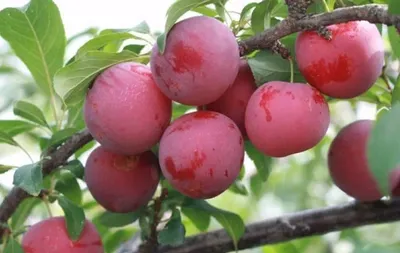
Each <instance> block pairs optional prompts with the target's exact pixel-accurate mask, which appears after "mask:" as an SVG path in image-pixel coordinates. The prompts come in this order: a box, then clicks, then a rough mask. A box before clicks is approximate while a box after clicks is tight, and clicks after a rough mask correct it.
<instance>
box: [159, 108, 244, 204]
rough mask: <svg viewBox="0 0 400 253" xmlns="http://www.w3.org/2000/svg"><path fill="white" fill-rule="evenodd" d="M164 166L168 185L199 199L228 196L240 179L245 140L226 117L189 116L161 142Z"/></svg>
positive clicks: (203, 113)
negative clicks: (226, 194)
mask: <svg viewBox="0 0 400 253" xmlns="http://www.w3.org/2000/svg"><path fill="white" fill-rule="evenodd" d="M159 159H160V166H161V170H162V173H163V175H164V176H165V178H166V179H167V180H168V182H169V183H170V184H171V185H172V186H173V187H174V188H175V189H176V190H178V191H179V192H181V193H182V194H184V195H186V196H189V197H191V198H196V199H208V198H213V197H215V196H217V195H219V194H221V193H222V192H224V191H225V190H226V189H227V188H229V186H230V185H231V184H232V183H233V182H234V181H235V179H236V178H237V176H238V175H239V172H240V169H241V167H242V164H243V159H244V144H243V137H242V135H241V133H240V130H239V128H238V127H237V126H236V124H235V123H234V122H233V121H232V120H231V119H229V118H228V117H226V116H225V115H223V114H220V113H217V112H213V111H198V112H192V113H188V114H185V115H183V116H181V117H179V118H178V119H176V120H175V121H174V122H172V124H171V125H170V126H169V127H168V128H167V130H166V131H165V133H164V135H163V137H162V138H161V141H160V149H159Z"/></svg>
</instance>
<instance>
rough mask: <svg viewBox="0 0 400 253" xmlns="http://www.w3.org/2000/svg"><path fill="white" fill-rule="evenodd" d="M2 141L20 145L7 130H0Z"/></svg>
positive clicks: (0, 141)
mask: <svg viewBox="0 0 400 253" xmlns="http://www.w3.org/2000/svg"><path fill="white" fill-rule="evenodd" d="M0 143H6V144H9V145H12V146H18V143H17V142H16V141H15V140H14V139H13V138H12V137H11V136H10V135H9V134H7V133H6V132H3V131H0Z"/></svg>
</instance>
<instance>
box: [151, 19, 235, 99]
mask: <svg viewBox="0 0 400 253" xmlns="http://www.w3.org/2000/svg"><path fill="white" fill-rule="evenodd" d="M239 62H240V57H239V49H238V46H237V42H236V39H235V36H234V35H233V33H232V31H230V29H229V28H228V27H227V26H225V25H224V24H223V23H221V22H220V21H218V20H216V19H214V18H210V17H205V16H199V17H191V18H188V19H185V20H182V21H180V22H178V23H176V24H175V25H174V26H173V27H172V29H171V30H170V31H169V33H168V36H167V41H166V47H165V51H164V53H163V54H161V53H159V49H158V46H157V44H155V45H154V47H153V51H152V55H151V60H150V65H151V71H152V73H153V76H154V80H155V81H156V83H157V85H158V87H159V88H160V89H161V90H162V92H163V93H164V94H165V95H167V96H168V97H169V98H170V99H172V100H174V101H177V102H179V103H182V104H186V105H204V104H208V103H211V102H213V101H215V100H216V99H217V98H219V97H220V96H221V95H222V94H223V93H224V92H225V91H226V90H227V89H228V87H229V86H230V85H231V84H232V83H233V81H234V80H235V78H236V75H237V73H238V69H239Z"/></svg>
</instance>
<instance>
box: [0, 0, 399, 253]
mask: <svg viewBox="0 0 400 253" xmlns="http://www.w3.org/2000/svg"><path fill="white" fill-rule="evenodd" d="M54 2H55V3H56V4H57V6H58V7H59V9H60V12H61V16H62V19H63V22H64V26H65V30H66V34H67V38H70V39H71V38H74V39H72V40H71V41H70V43H69V44H68V47H67V52H66V56H65V59H66V60H67V59H70V58H71V57H72V56H73V55H74V53H75V52H76V50H77V49H78V48H79V47H80V46H81V45H83V43H85V42H86V41H87V40H88V39H90V38H92V37H93V36H94V35H95V34H96V33H97V32H98V31H100V30H103V29H108V28H116V29H120V28H130V27H133V26H135V25H137V24H139V23H140V22H142V21H146V22H147V23H148V24H149V26H150V29H151V31H152V32H153V33H156V32H162V31H163V27H164V23H165V14H166V11H167V8H168V7H169V6H170V5H171V4H172V3H173V2H174V1H173V0H146V1H144V0H141V1H139V0H113V1H107V0H104V1H93V0H84V1H82V0H79V1H78V0H68V1H65V0H64V1H63V0H54ZM250 2H252V1H247V0H231V1H229V2H228V4H227V9H228V10H229V11H232V15H236V14H235V12H238V13H240V11H241V10H242V8H243V7H244V6H245V5H246V4H248V3H250ZM27 3H28V1H27V0H3V1H1V2H0V9H3V8H6V7H20V6H23V5H25V4H27ZM188 15H192V14H188ZM78 34H81V36H78V37H76V35H78ZM82 34H83V35H82ZM384 37H385V39H386V35H385V34H384ZM386 40H387V39H386ZM386 46H387V50H388V57H390V50H391V49H390V46H389V43H388V42H387V41H386ZM399 68H400V67H399V62H398V61H391V65H390V66H389V70H390V71H392V72H394V73H395V72H397V73H398V71H399ZM19 99H27V100H29V101H31V102H34V103H36V104H38V105H43V103H44V101H46V100H45V98H44V97H43V95H42V94H41V93H39V90H38V89H37V88H36V86H35V84H34V82H33V79H32V78H31V76H30V74H29V72H28V70H27V69H26V67H25V66H24V65H23V64H22V63H21V61H20V60H19V59H17V58H16V57H15V56H14V55H13V52H12V51H11V50H10V48H9V47H8V45H7V43H6V42H4V41H3V40H0V119H2V120H3V119H15V118H16V117H15V116H14V115H13V112H12V110H13V109H12V105H13V103H14V102H15V101H16V100H19ZM372 99H373V98H372ZM366 101H368V99H364V101H357V100H354V101H353V100H349V101H333V102H331V104H330V109H331V126H330V128H329V130H328V133H327V135H326V137H325V138H324V139H323V141H321V143H320V144H319V145H318V146H316V147H315V148H313V149H312V150H309V151H307V152H303V153H301V154H296V155H292V156H289V157H286V158H281V159H275V160H274V161H273V163H272V165H271V166H272V172H271V175H270V178H269V179H268V181H267V182H266V183H261V182H259V180H257V178H256V177H253V175H254V173H255V172H256V171H255V167H254V164H253V163H252V162H251V161H249V159H248V157H246V160H245V169H246V173H245V177H244V184H245V186H246V188H247V190H248V195H247V196H243V195H239V194H235V193H233V192H231V191H227V192H225V193H224V194H222V195H220V196H218V197H216V198H214V199H211V200H209V202H210V203H212V204H213V205H215V206H217V207H219V208H221V209H229V210H230V211H233V212H235V213H237V214H239V215H240V216H241V217H242V218H243V219H244V221H245V222H246V223H250V222H255V221H261V220H262V219H266V218H269V217H276V216H279V215H283V214H287V213H290V212H294V211H300V210H304V209H310V208H319V207H326V206H332V205H338V204H342V203H346V202H348V201H350V200H351V198H349V197H347V196H346V195H345V194H344V193H343V192H342V191H340V190H339V189H338V188H337V187H335V186H334V185H333V184H332V181H331V179H330V177H329V173H328V170H327V166H326V155H327V150H328V148H329V144H330V142H331V141H332V139H333V137H334V136H335V135H336V133H337V132H338V130H340V129H341V128H342V127H344V126H345V125H347V124H348V123H351V122H353V121H355V120H358V119H375V117H376V114H377V110H378V108H377V107H376V105H375V104H374V103H369V102H366ZM16 140H17V141H18V142H19V143H20V144H21V145H23V146H24V147H25V148H26V149H27V151H28V152H29V154H30V155H31V156H32V158H33V159H34V160H35V161H36V160H38V159H39V155H40V148H39V147H38V145H37V144H36V143H37V141H36V139H35V137H34V136H31V135H28V134H22V135H18V136H17V137H16ZM89 153H90V150H89V151H87V152H85V153H84V154H83V155H82V156H81V158H80V160H81V161H82V163H83V164H85V161H86V159H87V156H88V154H89ZM28 163H30V160H29V158H28V157H27V156H26V155H25V154H24V153H22V152H21V151H20V150H19V149H18V148H15V147H12V146H7V145H0V164H6V165H13V166H21V165H24V164H28ZM13 173H14V170H11V171H8V172H6V173H3V174H1V175H0V200H2V199H3V198H4V195H5V194H6V193H7V191H8V190H9V189H10V188H11V187H12V181H13ZM80 185H81V187H82V189H84V188H85V185H84V183H82V182H80ZM83 203H84V206H85V207H86V208H87V210H88V212H87V216H88V217H89V219H91V218H95V217H96V215H97V214H98V213H99V212H102V211H104V210H103V209H102V208H101V207H99V206H96V205H95V204H94V202H93V198H92V197H91V196H90V194H89V193H88V192H87V191H84V198H83ZM51 209H52V211H53V214H54V215H57V214H59V215H62V214H63V213H62V210H61V209H60V208H59V207H58V206H57V204H53V205H51ZM47 216H48V213H47V211H46V209H45V207H44V205H43V204H35V205H34V208H33V213H32V215H31V216H30V217H29V219H28V220H27V221H26V224H33V223H35V222H37V221H39V220H41V219H43V218H46V217H47ZM184 223H185V226H186V230H187V235H192V234H196V233H198V232H199V231H198V230H197V229H196V228H195V227H194V226H193V225H191V224H190V222H189V220H187V218H186V217H184ZM216 228H220V226H219V224H218V223H216V222H215V221H213V222H212V225H211V226H210V230H212V229H216ZM99 229H100V231H101V233H103V234H104V235H105V237H104V238H105V240H106V241H107V242H108V246H107V247H108V250H109V252H115V250H116V248H117V245H118V244H120V243H121V242H123V241H126V240H127V239H129V238H130V237H131V236H132V235H133V234H134V233H135V231H137V230H138V226H137V224H136V223H135V224H133V225H131V226H128V227H125V228H124V229H123V230H122V229H121V230H118V231H117V230H115V231H114V230H108V229H106V228H99ZM116 235H118V236H116ZM399 250H400V223H398V222H397V223H392V224H384V225H374V226H368V227H363V228H358V229H351V230H346V231H342V232H335V233H330V234H327V235H325V236H320V237H312V238H307V239H301V240H296V241H292V242H289V243H284V244H279V245H271V246H265V247H260V248H257V249H253V250H245V251H241V252H264V253H291V252H306V253H317V252H321V253H360V252H369V253H372V252H374V253H375V252H377V253H378V252H379V253H391V252H399Z"/></svg>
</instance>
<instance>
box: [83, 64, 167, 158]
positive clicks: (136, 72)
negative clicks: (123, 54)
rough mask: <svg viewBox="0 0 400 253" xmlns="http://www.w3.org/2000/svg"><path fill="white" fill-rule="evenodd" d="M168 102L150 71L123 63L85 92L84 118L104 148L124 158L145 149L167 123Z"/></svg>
mask: <svg viewBox="0 0 400 253" xmlns="http://www.w3.org/2000/svg"><path fill="white" fill-rule="evenodd" d="M171 114H172V101H171V100H170V99H168V98H167V97H166V96H165V95H164V94H163V93H162V92H161V91H160V90H159V89H158V88H157V86H156V85H155V83H154V80H153V78H152V75H151V71H150V68H149V67H147V66H145V65H142V64H139V63H135V62H126V63H120V64H117V65H114V66H112V67H110V68H108V69H106V70H105V71H104V72H103V73H101V74H100V75H99V76H98V77H97V78H96V80H95V82H94V85H93V87H92V88H91V89H90V90H89V91H88V93H87V96H86V100H85V104H84V119H85V122H86V126H87V128H88V129H89V132H90V133H91V134H92V135H93V137H94V138H95V139H96V141H98V142H99V143H100V144H101V145H102V146H103V147H104V148H106V149H108V150H110V151H113V152H117V153H121V154H126V155H135V154H139V153H142V152H144V151H146V150H149V149H150V148H151V147H152V146H153V145H155V144H156V143H157V142H158V141H159V140H160V138H161V136H162V133H163V132H164V130H165V129H166V127H167V126H168V125H169V123H170V119H171Z"/></svg>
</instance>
